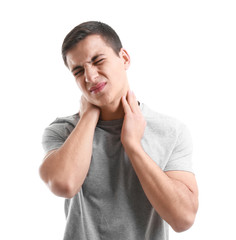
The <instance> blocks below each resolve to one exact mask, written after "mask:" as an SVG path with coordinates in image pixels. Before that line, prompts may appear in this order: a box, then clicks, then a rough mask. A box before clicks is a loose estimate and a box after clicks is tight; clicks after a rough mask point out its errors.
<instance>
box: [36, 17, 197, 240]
mask: <svg viewBox="0 0 236 240" xmlns="http://www.w3.org/2000/svg"><path fill="white" fill-rule="evenodd" d="M62 55H63V59H64V62H65V65H66V66H67V67H68V68H69V70H70V71H71V72H72V74H73V75H74V78H75V80H76V83H77V84H78V86H79V88H80V89H81V91H82V93H83V95H82V98H81V103H80V104H81V105H80V111H79V113H78V114H75V115H73V116H70V117H65V118H59V119H56V120H55V121H54V122H53V123H52V124H51V125H50V126H49V127H48V128H46V130H45V132H44V136H43V146H44V149H45V151H46V153H47V154H46V157H45V158H44V161H43V163H42V165H41V167H40V175H41V178H42V179H43V180H44V182H46V183H47V185H48V186H49V188H50V190H51V191H52V192H53V193H54V194H56V195H58V196H61V197H64V198H66V200H65V212H66V216H67V223H66V230H65V236H64V239H68V240H73V239H89V240H90V239H91V240H97V239H109V240H115V239H122V240H127V239H131V240H138V239H140V240H144V239H150V240H151V239H159V240H161V239H162V240H166V239H168V224H169V225H171V227H172V228H173V229H174V230H175V231H177V232H181V231H185V230H187V229H188V228H189V227H190V226H191V225H192V224H193V222H194V219H195V215H196V212H197V209H198V189H197V184H196V180H195V177H194V174H193V173H192V166H191V152H192V147H191V139H190V136H189V133H188V131H187V129H186V127H185V125H183V124H182V123H180V122H178V121H177V120H175V119H173V118H170V117H167V116H163V115H161V114H158V113H155V112H153V111H152V110H150V109H149V108H148V107H147V106H146V105H145V104H143V103H141V104H139V102H138V101H137V100H136V98H135V95H134V93H133V92H132V91H130V89H129V84H128V79H127V76H126V70H127V69H128V68H129V64H130V57H129V55H128V53H127V52H126V50H125V49H123V48H122V45H121V42H120V39H119V37H118V36H117V34H116V33H115V31H114V30H113V29H112V28H110V27H109V26H108V25H106V24H104V23H100V22H94V21H92V22H86V23H82V24H80V25H79V26H77V27H75V28H74V29H73V30H72V31H71V32H70V33H69V34H68V35H67V36H66V38H65V40H64V43H63V45H62Z"/></svg>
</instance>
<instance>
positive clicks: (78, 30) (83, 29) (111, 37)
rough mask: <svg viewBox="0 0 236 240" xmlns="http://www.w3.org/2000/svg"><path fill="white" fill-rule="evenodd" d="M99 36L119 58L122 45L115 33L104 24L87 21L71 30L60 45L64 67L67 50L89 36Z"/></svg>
mask: <svg viewBox="0 0 236 240" xmlns="http://www.w3.org/2000/svg"><path fill="white" fill-rule="evenodd" d="M93 34H94V35H100V36H101V37H102V38H103V40H104V41H105V42H106V43H107V45H109V46H110V47H111V48H112V49H113V51H114V52H115V53H116V54H117V55H118V56H119V52H120V49H121V48H122V43H121V41H120V38H119V36H118V35H117V33H116V32H115V31H114V29H112V28H111V27H110V26H108V25H107V24H105V23H102V22H97V21H89V22H84V23H81V24H80V25H78V26H76V27H75V28H74V29H72V30H71V31H70V32H69V33H68V34H67V35H66V37H65V39H64V41H63V44H62V49H61V52H62V58H63V61H64V63H65V65H66V66H67V67H68V64H67V59H66V55H67V53H68V51H69V50H71V49H72V48H73V47H75V45H76V44H78V43H79V42H80V41H81V40H83V39H85V38H86V37H87V36H89V35H93Z"/></svg>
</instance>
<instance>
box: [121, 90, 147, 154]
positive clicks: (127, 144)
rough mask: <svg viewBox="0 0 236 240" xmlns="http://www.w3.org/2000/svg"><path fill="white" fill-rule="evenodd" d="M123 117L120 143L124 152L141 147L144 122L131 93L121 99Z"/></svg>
mask: <svg viewBox="0 0 236 240" xmlns="http://www.w3.org/2000/svg"><path fill="white" fill-rule="evenodd" d="M122 105H123V108H124V112H125V116H124V122H123V126H122V131H121V142H122V144H123V146H124V148H125V149H126V150H128V149H130V148H131V149H132V148H135V147H136V146H140V145H141V139H142V137H143V133H144V130H145V127H146V121H145V119H144V117H143V114H142V112H141V110H140V107H139V105H138V102H137V100H136V97H135V95H134V93H133V92H131V91H128V93H127V96H123V97H122Z"/></svg>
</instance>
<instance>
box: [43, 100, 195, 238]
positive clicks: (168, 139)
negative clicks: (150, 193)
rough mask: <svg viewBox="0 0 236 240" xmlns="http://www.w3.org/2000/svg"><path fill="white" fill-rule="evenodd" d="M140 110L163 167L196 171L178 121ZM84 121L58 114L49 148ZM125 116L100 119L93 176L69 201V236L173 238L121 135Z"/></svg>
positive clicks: (145, 141) (146, 140) (48, 132)
mask: <svg viewBox="0 0 236 240" xmlns="http://www.w3.org/2000/svg"><path fill="white" fill-rule="evenodd" d="M140 108H141V110H142V113H143V115H144V117H145V119H146V122H147V125H146V128H145V132H144V136H143V138H142V146H143V148H144V150H145V152H146V153H147V154H148V155H149V156H150V157H151V158H152V159H153V160H154V161H155V162H156V164H157V165H158V166H159V167H160V168H161V169H162V170H163V171H171V170H181V171H190V172H192V163H191V153H192V142H191V137H190V134H189V132H188V130H187V128H186V126H185V125H184V124H182V123H180V122H179V121H178V120H176V119H174V118H171V117H168V116H165V115H162V114H159V113H156V112H153V111H152V110H150V109H149V108H148V107H147V106H146V105H144V104H141V105H140ZM78 121H79V116H78V114H75V115H73V116H70V117H65V118H57V119H56V120H55V121H54V122H53V123H52V124H51V125H50V126H49V127H48V128H46V129H45V132H44V135H43V147H44V150H45V151H46V152H48V151H50V150H52V149H56V148H59V147H60V146H61V145H62V144H63V143H64V141H65V140H66V138H67V137H68V136H69V134H70V133H71V132H72V131H73V129H74V127H75V125H76V124H77V122H78ZM122 123H123V120H113V121H100V120H99V121H98V124H97V126H96V129H95V135H94V140H93V152H92V159H91V165H90V168H89V172H88V175H87V177H86V179H85V181H84V183H83V185H82V188H81V190H80V191H79V192H78V194H76V195H75V196H74V197H73V198H71V199H66V200H65V214H66V218H67V221H66V229H65V235H64V240H77V239H82V240H87V239H88V240H101V239H102V240H118V239H119V240H154V239H157V240H167V239H168V235H169V234H168V224H167V223H166V222H165V221H164V220H163V219H161V217H160V216H159V215H158V213H157V212H156V211H155V210H154V209H153V207H152V205H151V204H150V202H149V200H148V199H147V197H146V195H145V193H144V191H143V189H142V187H141V184H140V182H139V180H138V178H137V176H136V173H135V171H134V169H133V167H132V165H131V163H130V160H129V159H128V157H127V155H126V153H125V151H124V148H123V146H122V143H121V141H120V133H121V128H122Z"/></svg>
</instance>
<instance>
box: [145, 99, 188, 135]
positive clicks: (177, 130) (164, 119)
mask: <svg viewBox="0 0 236 240" xmlns="http://www.w3.org/2000/svg"><path fill="white" fill-rule="evenodd" d="M140 107H141V110H142V113H143V115H144V118H145V120H146V122H147V128H148V129H149V130H150V131H154V132H156V133H158V134H160V135H163V136H164V135H167V136H168V137H174V138H176V137H178V135H179V134H181V132H183V131H188V130H187V126H186V125H185V124H184V123H183V122H182V121H180V120H179V119H177V118H175V117H172V116H169V115H166V114H162V113H159V112H156V111H155V110H152V109H150V108H149V107H148V106H147V105H145V104H141V106H140Z"/></svg>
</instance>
